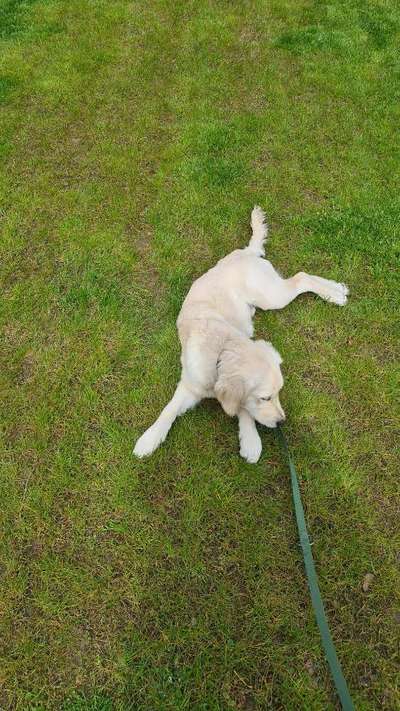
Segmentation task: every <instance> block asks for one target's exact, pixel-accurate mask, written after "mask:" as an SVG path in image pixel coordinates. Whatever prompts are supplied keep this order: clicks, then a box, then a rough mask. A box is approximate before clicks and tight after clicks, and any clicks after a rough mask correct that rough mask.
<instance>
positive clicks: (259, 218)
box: [248, 205, 268, 257]
mask: <svg viewBox="0 0 400 711" xmlns="http://www.w3.org/2000/svg"><path fill="white" fill-rule="evenodd" d="M250 224H251V229H252V230H253V234H252V236H251V240H250V242H249V246H248V249H249V250H250V251H251V252H254V254H257V255H258V256H259V257H264V256H265V250H264V242H265V240H266V239H267V236H268V226H267V224H266V222H265V213H264V212H263V210H262V209H261V207H258V205H256V206H255V207H253V210H252V212H251V223H250Z"/></svg>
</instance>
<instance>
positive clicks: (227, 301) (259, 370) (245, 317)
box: [134, 207, 348, 462]
mask: <svg viewBox="0 0 400 711" xmlns="http://www.w3.org/2000/svg"><path fill="white" fill-rule="evenodd" d="M251 227H252V231H253V234H252V237H251V240H250V243H249V245H248V247H245V248H244V249H236V250H235V251H234V252H232V253H231V254H228V256H227V257H224V259H221V260H220V261H219V262H218V264H217V265H216V266H215V267H213V268H212V269H210V270H209V271H208V272H207V273H206V274H204V275H203V276H202V277H200V279H197V281H195V282H194V284H193V286H192V287H191V289H190V291H189V293H188V295H187V297H186V299H185V301H184V303H183V306H182V309H181V312H180V314H179V316H178V320H177V326H178V332H179V338H180V341H181V345H182V356H181V362H182V374H181V380H180V382H179V384H178V387H177V388H176V391H175V394H174V396H173V398H172V400H171V401H170V402H169V403H168V405H167V406H166V407H165V408H164V410H163V411H162V413H161V415H160V416H159V418H158V420H156V422H155V423H154V424H153V425H152V426H151V427H150V428H149V429H148V430H147V431H146V432H145V433H144V434H143V435H142V436H141V437H140V439H139V440H138V441H137V442H136V446H135V449H134V454H136V455H137V456H138V457H145V456H146V455H148V454H151V453H152V452H154V450H155V449H156V448H157V447H158V446H159V445H160V444H161V442H163V441H164V439H165V438H166V436H167V434H168V432H169V430H170V428H171V425H172V423H173V422H174V420H175V418H176V417H178V415H182V414H183V413H184V412H186V411H187V410H189V409H190V408H192V407H194V406H195V405H197V403H198V402H200V400H202V399H203V398H206V397H212V398H217V399H218V400H219V402H220V403H221V405H222V407H223V409H224V410H225V412H226V413H227V414H228V415H230V416H231V417H232V416H234V415H237V417H238V419H239V440H240V454H241V455H242V457H244V459H246V460H247V461H248V462H257V461H258V459H259V457H260V454H261V439H260V437H259V434H258V432H257V429H256V425H255V422H256V421H257V422H260V423H261V424H262V425H266V426H267V427H276V425H277V424H278V422H282V421H283V420H284V419H285V414H284V412H283V409H282V407H281V404H280V402H279V392H280V390H281V388H282V385H283V378H282V374H281V370H280V364H281V363H282V359H281V357H280V355H279V353H278V352H277V351H276V350H275V348H274V347H273V346H272V345H271V343H267V342H266V341H253V340H252V337H253V323H252V318H253V316H254V313H255V310H256V307H258V308H260V309H265V310H266V309H282V308H283V307H284V306H286V305H287V304H289V303H290V302H291V301H293V299H295V298H296V296H298V295H299V294H303V293H304V292H306V291H311V292H313V293H314V294H318V296H320V297H321V298H322V299H325V300H326V301H331V302H333V303H335V304H338V305H339V306H343V305H344V304H345V303H346V301H347V294H348V289H347V287H346V286H345V285H344V284H338V283H337V282H335V281H330V280H328V279H322V278H321V277H317V276H310V275H309V274H305V273H304V272H299V273H298V274H296V275H295V276H293V277H291V278H290V279H282V277H281V276H279V274H278V273H277V272H276V271H275V269H274V267H273V266H272V264H271V263H270V262H268V261H266V260H265V259H263V257H264V254H265V253H264V246H263V245H264V241H265V239H266V237H267V225H266V224H265V215H264V213H263V211H262V210H261V208H260V207H255V208H254V209H253V211H252V213H251Z"/></svg>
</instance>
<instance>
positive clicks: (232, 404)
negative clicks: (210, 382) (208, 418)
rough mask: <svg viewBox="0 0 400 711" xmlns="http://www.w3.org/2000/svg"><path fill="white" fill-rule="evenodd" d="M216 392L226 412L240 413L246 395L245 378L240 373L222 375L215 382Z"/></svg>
mask: <svg viewBox="0 0 400 711" xmlns="http://www.w3.org/2000/svg"><path fill="white" fill-rule="evenodd" d="M214 390H215V394H216V396H217V399H218V400H219V402H220V403H221V405H222V407H223V409H224V410H225V412H226V414H227V415H229V416H230V417H233V416H234V415H238V414H239V410H240V407H241V404H242V402H243V399H244V395H245V387H244V380H243V378H242V377H240V375H227V374H225V375H220V376H219V378H218V380H217V382H216V383H215V387H214Z"/></svg>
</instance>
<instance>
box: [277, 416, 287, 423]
mask: <svg viewBox="0 0 400 711" xmlns="http://www.w3.org/2000/svg"><path fill="white" fill-rule="evenodd" d="M285 420H286V416H285V415H281V417H279V418H278V423H279V424H280V425H281V424H282V422H285Z"/></svg>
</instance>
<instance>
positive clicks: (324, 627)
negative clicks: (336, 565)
mask: <svg viewBox="0 0 400 711" xmlns="http://www.w3.org/2000/svg"><path fill="white" fill-rule="evenodd" d="M277 435H278V439H279V441H280V443H281V445H282V448H283V450H284V452H285V455H286V459H287V463H288V465H289V470H290V477H291V481H292V495H293V503H294V510H295V513H296V521H297V528H298V531H299V537H300V543H301V547H302V550H303V558H304V565H305V569H306V573H307V580H308V587H309V590H310V594H311V600H312V604H313V608H314V613H315V617H316V620H317V624H318V627H319V631H320V634H321V639H322V645H323V648H324V651H325V655H326V658H327V660H328V664H329V667H330V670H331V674H332V678H333V681H334V683H335V687H336V691H337V693H338V696H339V699H340V702H341V704H342V708H343V711H355V709H354V704H353V702H352V700H351V696H350V693H349V690H348V688H347V684H346V679H345V678H344V676H343V672H342V668H341V666H340V662H339V659H338V656H337V654H336V649H335V645H334V643H333V639H332V636H331V633H330V630H329V626H328V621H327V619H326V614H325V608H324V603H323V602H322V597H321V593H320V590H319V585H318V578H317V573H316V571H315V565H314V559H313V555H312V552H311V543H310V539H309V537H308V532H307V526H306V520H305V518H304V509H303V504H302V503H301V496H300V487H299V482H298V479H297V474H296V469H295V466H294V463H293V460H292V458H291V456H290V452H289V447H288V443H287V440H286V437H285V434H284V432H283V430H282V428H281V427H279V425H278V428H277Z"/></svg>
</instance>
